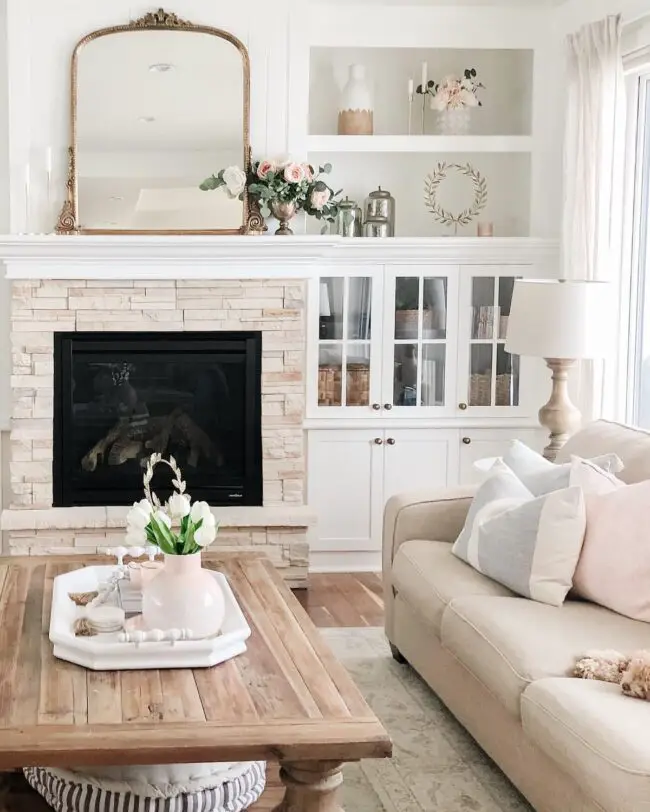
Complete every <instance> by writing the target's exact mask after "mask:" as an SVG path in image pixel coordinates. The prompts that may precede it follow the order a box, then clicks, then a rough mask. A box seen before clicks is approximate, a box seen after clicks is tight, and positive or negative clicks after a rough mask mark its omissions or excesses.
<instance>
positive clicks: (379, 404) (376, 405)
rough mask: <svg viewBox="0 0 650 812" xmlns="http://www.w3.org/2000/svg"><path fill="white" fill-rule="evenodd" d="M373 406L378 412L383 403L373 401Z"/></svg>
mask: <svg viewBox="0 0 650 812" xmlns="http://www.w3.org/2000/svg"><path fill="white" fill-rule="evenodd" d="M372 408H373V409H374V410H375V411H376V412H378V411H379V410H380V409H381V403H373V404H372Z"/></svg>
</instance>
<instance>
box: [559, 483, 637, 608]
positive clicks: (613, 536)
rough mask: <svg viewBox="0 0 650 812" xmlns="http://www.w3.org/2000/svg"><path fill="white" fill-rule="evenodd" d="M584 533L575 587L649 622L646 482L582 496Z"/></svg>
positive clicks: (604, 604)
mask: <svg viewBox="0 0 650 812" xmlns="http://www.w3.org/2000/svg"><path fill="white" fill-rule="evenodd" d="M585 502H586V506H587V532H586V534H585V540H584V544H583V547H582V553H581V556H580V560H579V561H578V567H577V569H576V572H575V575H574V578H573V588H574V591H575V592H576V593H577V594H578V595H580V596H581V597H583V598H586V599H587V600H590V601H592V602H593V603H598V604H600V605H601V606H606V607H607V608H608V609H612V610H613V611H614V612H618V613H619V614H621V615H625V616H626V617H630V618H633V619H634V620H643V621H645V622H646V623H650V481H646V482H639V483H637V484H635V485H626V486H624V487H616V486H613V489H612V490H611V491H610V492H609V493H604V492H601V493H600V494H598V495H595V494H587V495H586V496H585Z"/></svg>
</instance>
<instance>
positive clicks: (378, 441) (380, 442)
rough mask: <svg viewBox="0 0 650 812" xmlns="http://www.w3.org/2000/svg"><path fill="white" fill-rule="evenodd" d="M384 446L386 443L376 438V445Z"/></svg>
mask: <svg viewBox="0 0 650 812" xmlns="http://www.w3.org/2000/svg"><path fill="white" fill-rule="evenodd" d="M383 444H384V441H383V440H382V439H381V437H375V445H383Z"/></svg>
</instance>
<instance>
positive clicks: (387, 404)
mask: <svg viewBox="0 0 650 812" xmlns="http://www.w3.org/2000/svg"><path fill="white" fill-rule="evenodd" d="M392 408H393V404H392V403H384V409H386V411H387V412H390V410H391V409H392Z"/></svg>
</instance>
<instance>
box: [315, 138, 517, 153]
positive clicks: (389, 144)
mask: <svg viewBox="0 0 650 812" xmlns="http://www.w3.org/2000/svg"><path fill="white" fill-rule="evenodd" d="M307 146H308V151H309V152H319V153H320V152H339V153H340V152H416V153H433V152H471V153H479V152H532V151H533V139H532V137H531V136H529V135H311V136H309V138H308V140H307Z"/></svg>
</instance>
